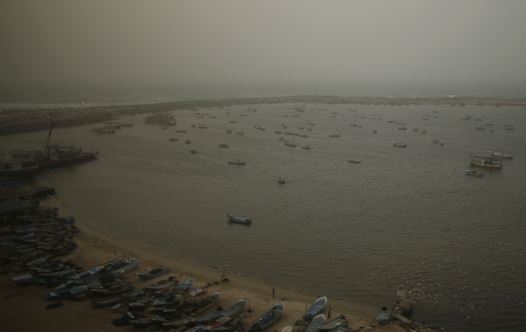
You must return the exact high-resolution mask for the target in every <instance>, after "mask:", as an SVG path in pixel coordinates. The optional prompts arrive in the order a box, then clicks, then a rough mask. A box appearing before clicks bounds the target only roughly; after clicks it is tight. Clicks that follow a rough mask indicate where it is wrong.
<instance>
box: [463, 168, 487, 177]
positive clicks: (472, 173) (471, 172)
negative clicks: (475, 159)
mask: <svg viewBox="0 0 526 332" xmlns="http://www.w3.org/2000/svg"><path fill="white" fill-rule="evenodd" d="M464 174H465V175H469V176H476V177H479V178H480V177H482V176H483V175H484V173H482V172H479V171H475V170H472V169H467V170H465V171H464Z"/></svg>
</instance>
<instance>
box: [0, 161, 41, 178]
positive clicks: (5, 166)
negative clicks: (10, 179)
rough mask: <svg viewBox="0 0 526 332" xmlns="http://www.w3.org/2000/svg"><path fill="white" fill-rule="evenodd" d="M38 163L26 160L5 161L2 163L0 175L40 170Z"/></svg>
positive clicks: (25, 173) (23, 173) (24, 173)
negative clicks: (25, 161)
mask: <svg viewBox="0 0 526 332" xmlns="http://www.w3.org/2000/svg"><path fill="white" fill-rule="evenodd" d="M38 168H39V167H38V165H37V164H34V163H24V162H14V161H10V162H3V163H1V164H0V176H17V175H29V174H32V173H35V172H36V171H38Z"/></svg>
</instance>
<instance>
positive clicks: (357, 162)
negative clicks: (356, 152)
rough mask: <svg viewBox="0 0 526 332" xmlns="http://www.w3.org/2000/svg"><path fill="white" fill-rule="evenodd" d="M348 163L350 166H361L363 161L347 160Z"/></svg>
mask: <svg viewBox="0 0 526 332" xmlns="http://www.w3.org/2000/svg"><path fill="white" fill-rule="evenodd" d="M347 162H348V163H350V164H361V163H362V161H361V160H356V159H347Z"/></svg>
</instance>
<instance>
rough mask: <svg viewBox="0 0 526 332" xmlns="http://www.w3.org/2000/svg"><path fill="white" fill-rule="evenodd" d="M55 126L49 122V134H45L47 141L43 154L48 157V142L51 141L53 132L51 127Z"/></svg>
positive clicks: (52, 122)
mask: <svg viewBox="0 0 526 332" xmlns="http://www.w3.org/2000/svg"><path fill="white" fill-rule="evenodd" d="M54 126H55V122H54V121H51V126H50V127H49V132H48V134H47V140H46V146H45V149H46V150H45V152H46V155H47V156H48V157H49V155H50V151H49V142H50V141H51V133H52V132H53V127H54Z"/></svg>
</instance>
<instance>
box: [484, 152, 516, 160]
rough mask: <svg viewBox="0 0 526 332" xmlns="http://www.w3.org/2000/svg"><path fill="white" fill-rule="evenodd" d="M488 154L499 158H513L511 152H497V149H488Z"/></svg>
mask: <svg viewBox="0 0 526 332" xmlns="http://www.w3.org/2000/svg"><path fill="white" fill-rule="evenodd" d="M489 155H490V156H491V157H495V158H499V159H513V156H512V155H511V154H507V153H503V152H498V151H489Z"/></svg>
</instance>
